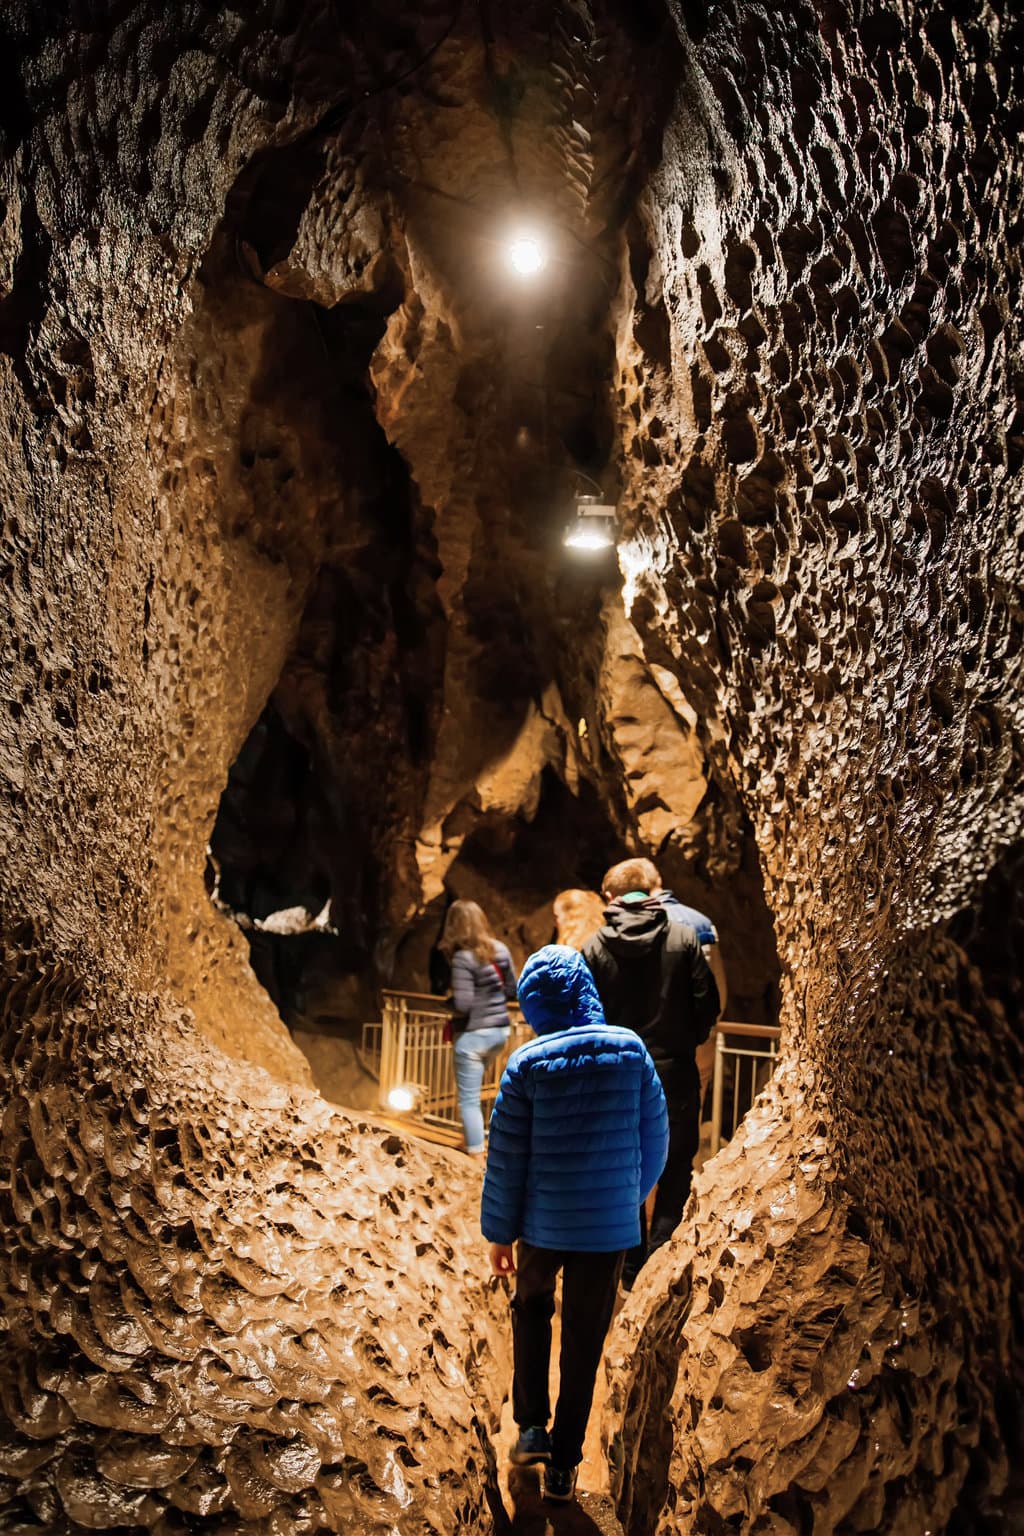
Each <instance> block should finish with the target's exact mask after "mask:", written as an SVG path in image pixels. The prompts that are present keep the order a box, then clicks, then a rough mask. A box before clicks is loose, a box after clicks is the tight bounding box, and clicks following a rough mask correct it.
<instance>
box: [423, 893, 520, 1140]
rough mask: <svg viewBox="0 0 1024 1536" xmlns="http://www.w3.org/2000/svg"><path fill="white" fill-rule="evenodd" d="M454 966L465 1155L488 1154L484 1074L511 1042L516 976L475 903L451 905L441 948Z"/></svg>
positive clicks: (457, 1076) (458, 1084)
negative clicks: (510, 1007) (511, 1003)
mask: <svg viewBox="0 0 1024 1536" xmlns="http://www.w3.org/2000/svg"><path fill="white" fill-rule="evenodd" d="M438 948H439V949H440V950H441V952H442V954H443V955H444V956H445V958H446V959H447V960H448V961H449V962H450V964H451V968H452V1002H453V1005H454V1008H455V1019H456V1021H457V1022H458V1028H457V1029H456V1030H455V1032H454V1039H453V1042H452V1049H453V1052H454V1067H455V1086H456V1088H457V1090H458V1095H459V1114H460V1116H461V1117H462V1133H463V1136H464V1137H465V1141H466V1151H467V1152H468V1153H469V1154H470V1156H471V1157H482V1156H483V1154H484V1150H485V1148H484V1117H483V1110H482V1109H481V1107H480V1090H481V1088H482V1087H483V1081H484V1073H485V1072H486V1071H487V1068H488V1067H489V1066H490V1064H491V1062H492V1061H494V1060H495V1058H496V1057H497V1056H500V1055H501V1052H502V1051H503V1050H504V1048H505V1046H506V1044H507V1043H508V1036H509V1029H510V1028H511V1021H510V1019H509V1016H508V1008H507V1006H506V1004H507V1002H508V1001H509V999H510V998H513V997H515V995H516V973H515V967H514V966H513V964H512V956H511V955H510V954H509V952H508V948H507V946H506V945H505V944H503V943H502V942H501V940H500V939H496V938H495V937H494V934H493V933H492V932H491V928H490V924H489V923H488V921H487V917H486V915H485V914H484V910H483V908H482V907H481V906H479V905H478V904H477V903H476V902H475V901H453V902H452V904H451V906H450V907H449V908H448V913H447V916H446V917H445V921H444V930H443V932H442V934H441V940H440V943H439V944H438Z"/></svg>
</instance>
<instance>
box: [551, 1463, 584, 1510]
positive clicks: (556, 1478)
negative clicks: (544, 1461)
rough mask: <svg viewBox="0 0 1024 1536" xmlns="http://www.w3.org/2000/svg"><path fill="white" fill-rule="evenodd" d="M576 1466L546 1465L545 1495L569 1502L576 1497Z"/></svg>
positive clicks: (561, 1501) (565, 1502) (563, 1502)
mask: <svg viewBox="0 0 1024 1536" xmlns="http://www.w3.org/2000/svg"><path fill="white" fill-rule="evenodd" d="M576 1472H577V1468H576V1467H545V1468H544V1497H545V1498H546V1499H558V1500H559V1501H560V1503H562V1504H568V1503H569V1502H570V1501H571V1500H572V1499H574V1498H575V1497H576Z"/></svg>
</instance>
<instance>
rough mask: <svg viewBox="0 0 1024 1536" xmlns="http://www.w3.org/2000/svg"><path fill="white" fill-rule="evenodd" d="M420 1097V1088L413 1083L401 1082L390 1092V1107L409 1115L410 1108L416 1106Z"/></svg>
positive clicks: (401, 1113)
mask: <svg viewBox="0 0 1024 1536" xmlns="http://www.w3.org/2000/svg"><path fill="white" fill-rule="evenodd" d="M418 1098H419V1090H418V1089H417V1088H415V1087H414V1086H413V1085H412V1084H411V1083H399V1084H398V1086H397V1087H395V1088H392V1089H391V1092H390V1093H389V1094H388V1109H394V1110H397V1111H398V1113H399V1114H400V1115H407V1114H408V1113H409V1111H410V1110H412V1109H415V1108H416V1100H417V1099H418Z"/></svg>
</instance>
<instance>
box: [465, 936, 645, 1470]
mask: <svg viewBox="0 0 1024 1536" xmlns="http://www.w3.org/2000/svg"><path fill="white" fill-rule="evenodd" d="M519 1003H520V1006H521V1008H522V1010H523V1015H524V1017H525V1019H526V1021H527V1023H528V1024H529V1025H530V1026H531V1028H532V1029H533V1030H534V1031H535V1033H536V1034H537V1036H538V1038H537V1039H536V1040H531V1041H529V1042H528V1044H526V1045H523V1046H520V1048H519V1050H517V1051H516V1052H515V1053H514V1054H513V1055H512V1057H511V1058H510V1060H509V1063H508V1066H507V1067H506V1068H505V1072H504V1075H503V1077H502V1079H501V1087H500V1090H499V1092H498V1099H497V1102H496V1104H495V1106H494V1113H493V1114H492V1116H491V1130H490V1145H489V1148H488V1153H487V1170H486V1173H485V1176H484V1191H483V1201H482V1212H481V1225H482V1227H483V1234H484V1236H485V1237H486V1238H487V1239H488V1240H489V1241H490V1243H491V1267H492V1269H493V1270H494V1273H495V1274H497V1275H513V1274H514V1275H515V1276H516V1292H515V1296H514V1297H513V1300H512V1341H513V1359H514V1376H513V1382H512V1407H513V1412H514V1414H515V1421H516V1424H517V1425H518V1426H519V1430H520V1434H519V1439H518V1440H517V1441H516V1444H515V1446H514V1447H513V1449H512V1452H511V1459H512V1461H513V1462H514V1463H515V1464H516V1465H517V1466H525V1465H529V1464H530V1463H533V1462H544V1463H547V1465H546V1466H545V1469H544V1493H545V1496H546V1497H547V1498H549V1499H562V1500H569V1499H572V1498H573V1496H574V1494H575V1491H576V1469H577V1467H578V1465H579V1463H580V1461H581V1459H582V1456H583V1439H584V1436H585V1434H586V1429H587V1420H588V1419H589V1417H590V1407H591V1403H592V1402H593V1397H594V1381H595V1379H596V1377H597V1367H598V1365H599V1364H600V1360H601V1350H602V1348H603V1345H604V1338H605V1334H606V1333H607V1331H608V1324H609V1323H610V1322H611V1317H612V1311H613V1308H614V1305H615V1293H616V1289H617V1287H618V1282H619V1274H620V1272H621V1269H622V1259H623V1254H624V1253H625V1251H626V1249H628V1248H632V1247H633V1246H634V1245H635V1244H637V1243H638V1242H639V1240H640V1218H639V1211H640V1206H641V1205H642V1203H643V1201H644V1200H645V1199H646V1198H647V1196H648V1194H649V1193H650V1191H651V1190H652V1189H653V1188H654V1185H655V1184H656V1183H657V1182H658V1178H659V1176H660V1174H661V1171H662V1168H663V1167H664V1165H665V1158H666V1155H667V1152H668V1115H667V1112H666V1108H665V1095H664V1093H663V1091H662V1088H661V1083H660V1082H659V1080H658V1074H657V1072H656V1071H655V1068H654V1063H653V1061H652V1060H651V1057H650V1056H649V1054H648V1052H647V1048H646V1047H645V1045H644V1043H643V1041H642V1040H641V1039H640V1037H639V1035H635V1034H634V1033H633V1031H632V1030H629V1029H613V1028H612V1027H611V1026H610V1025H608V1024H606V1023H605V1021H604V1013H603V1011H602V1008H601V1002H600V999H599V997H598V995H597V989H596V987H595V986H594V981H593V977H592V976H591V974H590V971H589V970H588V968H587V965H586V963H585V961H584V960H583V958H582V956H581V955H580V954H579V953H578V951H576V950H575V949H569V948H568V947H567V946H566V945H563V944H548V945H546V946H545V948H544V949H541V950H538V952H537V953H536V954H535V955H531V956H530V958H529V960H527V962H526V965H525V966H524V967H523V974H522V976H521V977H520V979H519ZM517 1241H518V1244H519V1252H518V1255H517V1256H516V1257H517V1259H518V1266H517V1264H516V1262H515V1260H514V1258H513V1247H512V1245H513V1243H515V1242H517ZM559 1270H561V1271H562V1349H561V1359H560V1361H559V1392H558V1404H557V1407H556V1409H555V1420H554V1425H553V1427H552V1430H551V1433H550V1435H549V1434H548V1427H547V1426H548V1419H549V1417H550V1412H551V1408H550V1403H549V1400H548V1364H549V1359H550V1354H551V1317H552V1314H553V1312H554V1309H555V1280H556V1278H557V1276H558V1272H559Z"/></svg>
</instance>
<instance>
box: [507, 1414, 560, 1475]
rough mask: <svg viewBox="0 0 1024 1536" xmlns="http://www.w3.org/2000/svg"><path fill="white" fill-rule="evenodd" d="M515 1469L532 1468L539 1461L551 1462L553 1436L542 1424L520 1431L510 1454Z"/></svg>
mask: <svg viewBox="0 0 1024 1536" xmlns="http://www.w3.org/2000/svg"><path fill="white" fill-rule="evenodd" d="M508 1459H509V1461H510V1462H511V1463H512V1465H513V1466H514V1467H532V1466H533V1465H534V1463H535V1462H538V1461H550V1460H551V1436H550V1435H549V1434H548V1432H547V1430H546V1429H545V1428H544V1427H543V1425H541V1424H533V1425H530V1426H529V1428H527V1429H521V1430H520V1431H519V1439H518V1440H517V1441H516V1443H515V1445H514V1446H513V1447H512V1449H511V1450H510V1451H509V1453H508Z"/></svg>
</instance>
